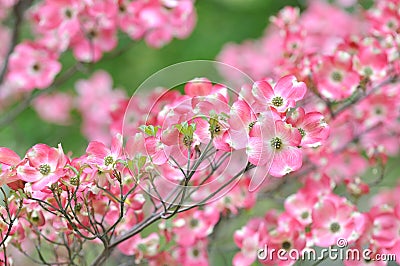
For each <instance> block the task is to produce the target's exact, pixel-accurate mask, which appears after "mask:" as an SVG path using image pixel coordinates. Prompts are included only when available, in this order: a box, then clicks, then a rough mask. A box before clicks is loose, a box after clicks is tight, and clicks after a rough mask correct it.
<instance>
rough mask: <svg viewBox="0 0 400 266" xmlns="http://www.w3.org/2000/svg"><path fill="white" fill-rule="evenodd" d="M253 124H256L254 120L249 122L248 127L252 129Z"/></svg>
mask: <svg viewBox="0 0 400 266" xmlns="http://www.w3.org/2000/svg"><path fill="white" fill-rule="evenodd" d="M255 124H256V121H254V122H251V123H250V124H249V129H252V128H253V127H254V125H255Z"/></svg>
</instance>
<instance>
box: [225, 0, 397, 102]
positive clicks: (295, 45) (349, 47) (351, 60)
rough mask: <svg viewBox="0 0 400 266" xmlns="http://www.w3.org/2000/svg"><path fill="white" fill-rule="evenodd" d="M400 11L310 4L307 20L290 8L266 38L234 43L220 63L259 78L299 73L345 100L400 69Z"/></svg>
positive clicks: (385, 4)
mask: <svg viewBox="0 0 400 266" xmlns="http://www.w3.org/2000/svg"><path fill="white" fill-rule="evenodd" d="M398 7H399V6H398V3H397V1H377V5H376V6H374V7H373V8H371V10H367V11H363V12H361V11H360V12H359V13H360V14H358V13H356V14H349V13H346V12H345V11H343V10H341V9H339V8H338V7H335V6H333V5H329V4H327V3H324V2H323V1H310V6H309V7H308V8H307V10H306V11H305V12H304V13H302V14H301V15H300V13H299V9H298V8H294V7H286V8H284V9H283V10H282V11H281V12H280V13H279V14H278V15H277V16H276V17H273V18H272V19H271V22H272V25H271V26H270V27H268V28H267V30H266V31H265V35H264V37H262V38H261V39H260V40H256V41H247V42H245V43H243V44H242V45H236V44H228V45H227V46H226V47H225V48H224V49H223V51H222V52H221V54H220V55H219V59H220V60H221V61H222V62H226V63H228V64H230V65H233V66H236V67H238V68H239V69H241V70H243V71H244V72H246V73H248V74H249V75H251V76H252V77H253V78H256V79H260V78H263V77H265V76H272V77H274V76H276V75H278V76H279V75H282V73H285V72H289V73H296V75H297V76H298V77H301V79H302V80H309V81H308V83H309V84H312V86H313V87H314V88H315V90H316V92H318V94H319V95H320V96H321V97H324V98H326V99H329V100H331V101H342V100H344V99H347V98H348V97H350V96H351V95H353V94H354V93H355V92H356V91H357V88H358V85H359V84H360V83H361V84H363V83H365V82H366V81H372V82H376V81H379V80H382V79H383V78H385V77H386V76H387V75H388V73H389V72H391V71H393V69H392V68H393V67H396V68H398V66H397V64H398V63H397V62H398V59H399V54H398V49H397V47H398V45H399V39H398V34H397V31H398V21H399V14H398V9H399V8H398Z"/></svg>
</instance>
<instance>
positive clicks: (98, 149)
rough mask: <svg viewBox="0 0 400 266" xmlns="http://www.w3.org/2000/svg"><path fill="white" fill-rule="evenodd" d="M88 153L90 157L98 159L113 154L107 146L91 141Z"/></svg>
mask: <svg viewBox="0 0 400 266" xmlns="http://www.w3.org/2000/svg"><path fill="white" fill-rule="evenodd" d="M86 152H87V153H88V154H90V155H94V156H95V157H96V158H105V157H107V156H108V155H109V154H110V153H111V151H110V150H109V149H108V148H107V147H106V145H104V144H103V143H101V142H99V141H91V142H90V143H89V145H88V147H87V149H86Z"/></svg>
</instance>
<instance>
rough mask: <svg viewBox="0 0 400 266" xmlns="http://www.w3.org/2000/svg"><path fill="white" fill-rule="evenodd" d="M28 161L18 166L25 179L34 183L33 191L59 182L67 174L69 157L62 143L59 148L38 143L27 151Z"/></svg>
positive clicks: (22, 177)
mask: <svg viewBox="0 0 400 266" xmlns="http://www.w3.org/2000/svg"><path fill="white" fill-rule="evenodd" d="M26 159H27V163H26V164H24V165H21V166H18V167H17V173H18V175H20V176H21V179H22V180H23V181H26V182H28V183H31V184H32V190H33V191H39V190H42V189H44V188H45V187H48V186H50V185H51V184H53V183H55V182H57V181H58V180H59V179H60V178H61V177H63V176H64V175H65V172H66V170H65V169H64V166H65V165H66V163H67V158H66V156H65V155H64V151H63V149H62V147H61V145H59V146H58V148H53V147H49V146H47V145H46V144H36V145H35V146H33V147H32V148H31V149H29V150H28V152H27V153H26Z"/></svg>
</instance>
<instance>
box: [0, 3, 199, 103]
mask: <svg viewBox="0 0 400 266" xmlns="http://www.w3.org/2000/svg"><path fill="white" fill-rule="evenodd" d="M3 2H4V3H3ZM3 2H2V3H1V4H0V7H1V9H2V10H1V14H0V19H1V18H2V16H3V15H4V16H5V15H6V14H7V12H5V14H3V7H2V6H3V5H4V6H5V8H6V7H8V8H10V9H11V8H12V7H13V5H14V4H16V5H17V3H14V2H16V1H3ZM26 4H28V2H27V3H26ZM18 5H20V6H21V7H19V6H18V7H17V8H16V9H18V10H22V6H24V3H21V4H18ZM26 13H27V17H28V19H29V21H30V25H31V27H32V31H33V33H34V39H33V40H24V41H22V42H20V43H18V44H16V45H15V44H11V43H10V39H11V38H10V33H9V32H8V30H7V29H6V28H3V26H1V27H0V36H1V37H2V38H1V39H2V44H1V45H0V58H3V57H4V56H5V51H3V50H7V49H8V46H9V45H15V47H12V48H14V49H13V50H12V54H11V56H10V60H9V62H8V67H7V74H6V79H5V80H4V82H3V84H2V90H5V91H7V93H4V92H3V93H2V94H3V95H0V96H1V97H0V100H1V99H2V98H4V99H6V98H9V97H10V96H12V95H15V94H19V93H23V92H26V91H28V92H29V91H32V90H34V89H45V88H47V87H49V86H50V85H51V84H53V81H54V78H55V76H56V75H57V74H58V73H59V72H60V70H61V63H60V62H59V58H60V55H61V54H62V53H64V52H66V51H67V50H69V49H70V50H72V52H73V55H74V57H75V58H76V60H77V61H78V62H96V61H98V60H100V59H101V57H102V55H103V53H105V52H110V51H112V50H114V49H115V48H116V46H117V44H118V30H121V31H122V32H124V33H126V34H127V35H129V37H130V38H131V39H133V40H135V41H138V40H141V39H144V40H145V41H146V43H147V44H148V45H149V46H151V47H155V48H160V47H162V46H164V45H165V44H167V43H169V42H170V41H171V40H172V39H173V38H174V37H177V38H185V37H187V36H188V35H189V34H190V33H191V31H192V30H193V27H194V25H195V22H196V16H195V10H194V1H193V0H179V1H175V0H172V1H171V0H151V1H147V0H137V1H125V0H121V1H112V0H107V1H91V0H90V1H76V0H71V1H69V0H68V1H63V0H60V1H59V0H57V1H48V0H44V1H39V2H38V3H35V4H34V6H32V7H30V8H29V9H28V10H27V12H26ZM23 15H24V14H19V16H20V17H22V16H23Z"/></svg>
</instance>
